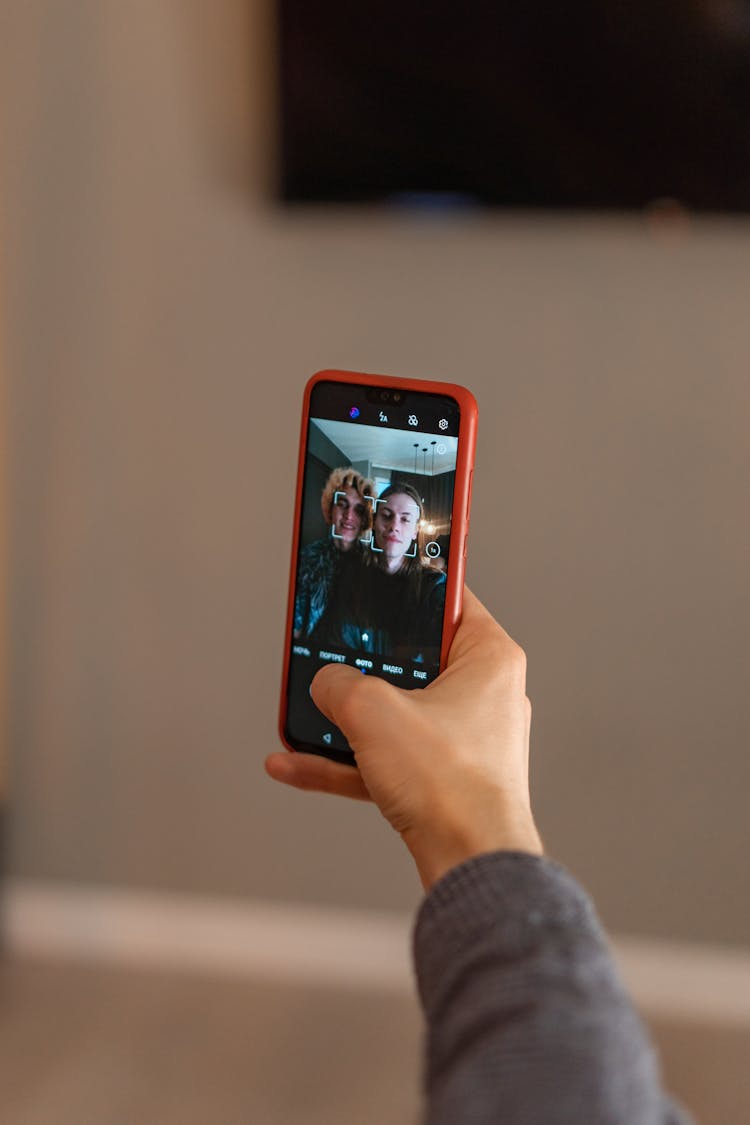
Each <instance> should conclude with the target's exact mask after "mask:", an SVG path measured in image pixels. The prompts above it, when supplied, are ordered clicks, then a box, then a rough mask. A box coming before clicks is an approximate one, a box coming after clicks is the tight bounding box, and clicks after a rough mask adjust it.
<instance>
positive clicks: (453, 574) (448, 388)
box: [279, 370, 478, 751]
mask: <svg viewBox="0 0 750 1125" xmlns="http://www.w3.org/2000/svg"><path fill="white" fill-rule="evenodd" d="M321 382H331V383H354V384H356V385H357V386H360V387H384V388H387V389H388V390H402V391H421V392H422V393H426V394H435V395H450V396H451V397H452V398H454V399H455V400H456V402H457V403H458V406H459V409H460V419H461V421H460V427H459V433H458V452H457V460H456V478H455V486H454V493H453V512H452V526H451V542H450V551H449V555H448V572H447V586H446V592H445V617H444V620H443V638H442V643H441V646H440V671H441V672H442V670H443V669H444V668H445V664H446V660H447V657H448V650H449V649H450V646H451V643H452V641H453V637H454V635H455V632H456V629H457V628H458V624H459V622H460V620H461V606H462V601H463V588H464V573H465V570H466V548H467V541H468V532H469V510H470V506H471V486H472V479H473V474H474V454H475V450H476V440H477V418H478V409H477V402H476V399H475V398H474V396H473V394H472V393H471V391H468V390H467V389H466V387H462V386H459V385H458V384H457V383H443V382H435V381H433V380H427V379H401V378H398V377H396V376H391V375H368V374H364V373H363V372H359V371H334V370H327V371H317V372H316V373H315V374H314V375H313V376H312V377H311V378H310V379H309V380H308V382H307V385H306V386H305V393H304V398H303V404H302V422H301V425H300V442H299V459H298V464H297V494H296V500H295V505H294V527H293V532H292V554H291V565H290V569H289V593H288V599H287V614H286V632H285V637H284V663H283V669H282V679H281V705H280V708H279V736H280V738H281V741H282V742H283V744H284V746H286V748H287V750H292V751H294V750H295V747H294V746H291V745H290V744H289V742H288V741H287V739H286V737H285V725H286V724H285V720H286V713H287V679H288V674H289V657H290V651H291V645H292V622H293V618H294V594H295V585H296V577H297V553H298V550H299V534H300V510H301V505H302V487H303V480H304V475H305V451H306V444H307V430H308V423H309V418H310V396H311V394H312V391H313V388H314V387H315V386H316V384H317V383H321Z"/></svg>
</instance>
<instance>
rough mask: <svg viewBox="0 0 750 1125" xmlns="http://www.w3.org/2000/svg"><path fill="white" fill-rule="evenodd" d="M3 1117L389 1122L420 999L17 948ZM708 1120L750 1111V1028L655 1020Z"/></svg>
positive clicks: (184, 1122) (3, 1017)
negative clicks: (57, 957)
mask: <svg viewBox="0 0 750 1125" xmlns="http://www.w3.org/2000/svg"><path fill="white" fill-rule="evenodd" d="M0 982H1V996H2V1007H1V1009H0V1060H1V1063H0V1065H1V1066H2V1071H3V1074H2V1079H1V1080H0V1118H2V1121H3V1122H4V1125H132V1122H133V1121H142V1122H148V1123H150V1122H158V1123H159V1125H193V1123H195V1125H199V1123H200V1125H206V1123H207V1122H211V1125H235V1123H237V1125H239V1123H252V1125H324V1123H325V1125H339V1123H340V1125H344V1123H346V1125H352V1123H356V1125H370V1123H372V1125H375V1123H376V1122H377V1123H378V1125H383V1123H384V1122H388V1123H390V1122H394V1123H396V1122H398V1123H410V1122H415V1123H416V1122H417V1121H418V1119H419V1105H420V1094H419V1085H420V1083H419V1072H420V1037H421V1019H420V1015H419V1011H418V1008H417V1005H416V1000H415V999H414V998H412V997H408V996H404V997H400V996H398V995H393V994H389V995H380V994H378V993H376V992H372V991H370V992H362V993H358V992H352V991H336V990H333V989H317V988H312V987H299V986H294V987H287V986H283V985H279V984H278V983H272V984H269V983H263V982H260V981H248V980H247V979H237V980H236V981H235V980H233V979H231V978H229V979H228V978H226V977H223V978H221V979H219V978H210V977H202V976H196V975H186V974H179V973H166V972H159V971H153V970H151V971H149V970H141V969H139V970H134V969H123V968H113V967H106V966H91V965H85V964H73V963H69V962H68V963H66V962H55V961H51V960H41V959H36V958H35V959H33V960H32V959H23V958H17V957H13V958H9V959H7V960H6V961H5V963H4V965H3V967H2V969H0ZM653 1031H654V1035H655V1037H656V1039H657V1042H658V1045H659V1048H660V1051H661V1055H662V1060H663V1065H664V1070H665V1073H666V1079H667V1084H668V1086H669V1088H670V1089H671V1090H672V1091H674V1092H675V1093H676V1094H677V1095H678V1096H679V1097H680V1098H681V1099H682V1100H683V1102H684V1103H685V1104H688V1105H690V1107H691V1109H692V1110H693V1112H694V1113H695V1114H696V1116H697V1119H698V1120H699V1121H700V1122H702V1125H739V1123H740V1122H744V1121H749V1120H750V1076H749V1073H748V1068H747V1065H746V1062H747V1058H748V1049H749V1048H750V1030H748V1029H737V1030H731V1029H719V1028H711V1027H709V1026H705V1025H704V1026H701V1025H699V1024H692V1025H690V1026H685V1025H682V1026H676V1025H669V1024H667V1023H659V1024H657V1025H655V1026H654V1027H653Z"/></svg>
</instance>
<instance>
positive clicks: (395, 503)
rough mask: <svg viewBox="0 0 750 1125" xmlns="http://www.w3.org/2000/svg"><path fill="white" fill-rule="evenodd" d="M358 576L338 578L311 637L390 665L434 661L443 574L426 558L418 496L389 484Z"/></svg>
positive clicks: (379, 503)
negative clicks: (380, 658)
mask: <svg viewBox="0 0 750 1125" xmlns="http://www.w3.org/2000/svg"><path fill="white" fill-rule="evenodd" d="M374 507H375V515H374V518H373V524H372V533H371V536H370V539H369V543H368V544H367V545H366V547H365V553H364V557H363V558H362V565H361V568H360V570H359V571H357V570H356V568H351V569H350V570H349V571H348V572H347V573H346V574H345V575H342V579H341V581H340V583H338V584H337V587H336V590H335V593H334V595H333V596H332V597H331V598H329V601H328V604H327V608H326V612H325V614H324V615H322V617H321V620H320V624H319V626H318V628H317V630H316V635H315V639H316V640H319V641H320V643H325V644H326V645H330V646H332V647H339V648H349V649H353V650H355V651H358V652H361V653H367V654H371V655H375V656H381V657H388V658H389V659H391V660H395V661H410V660H416V661H417V662H425V661H429V662H432V663H435V664H437V663H438V662H439V659H440V635H441V628H442V620H443V607H444V605H445V585H446V576H445V573H444V572H443V571H442V570H439V569H438V568H436V567H434V566H433V565H432V564H431V563H430V561H429V560H428V559H427V558H426V557H425V556H424V553H423V545H422V538H423V537H422V524H423V522H424V506H423V504H422V498H421V496H420V495H419V493H418V492H417V490H416V489H415V488H413V487H412V485H410V484H406V483H398V484H390V485H388V487H387V488H385V489H383V491H382V492H381V494H380V496H379V497H378V499H377V501H376V503H375V505H374Z"/></svg>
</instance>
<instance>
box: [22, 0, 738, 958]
mask: <svg viewBox="0 0 750 1125" xmlns="http://www.w3.org/2000/svg"><path fill="white" fill-rule="evenodd" d="M2 19H3V25H4V27H3V32H4V34H3V36H2V38H3V39H4V58H3V60H2V63H3V69H4V71H5V73H6V81H9V82H10V83H11V84H12V90H13V97H12V99H10V100H9V101H8V100H7V99H6V102H5V107H4V111H3V112H4V115H5V126H6V129H5V137H6V145H7V146H8V147H7V149H6V151H8V152H10V154H11V156H12V159H11V160H10V161H9V169H10V170H9V175H8V176H7V178H6V182H5V188H4V200H3V210H4V226H3V229H4V243H5V244H4V250H3V260H4V268H5V271H6V274H7V278H8V286H7V290H8V292H7V310H6V319H7V323H8V326H9V332H8V337H7V340H6V361H7V364H8V369H9V371H10V373H11V377H12V385H11V421H12V446H11V457H12V460H11V464H12V543H11V551H10V569H11V583H12V586H11V614H12V620H11V642H12V675H11V687H12V711H11V723H12V745H13V771H12V781H13V851H12V865H13V869H14V870H15V871H16V872H17V873H18V874H21V875H26V876H46V877H60V878H66V879H77V880H93V881H102V882H115V883H127V884H134V885H143V886H164V887H176V888H184V889H188V890H196V891H200V892H203V893H229V894H237V895H251V896H252V895H260V896H264V897H275V898H300V899H308V900H316V901H321V902H337V903H339V902H341V903H362V904H368V905H382V906H393V907H402V906H405V905H409V904H411V903H412V902H414V901H416V899H417V895H418V888H417V884H416V879H415V877H414V875H413V873H412V871H411V868H410V865H409V863H408V862H407V857H406V856H405V854H402V852H401V849H400V844H399V842H398V841H397V839H396V838H395V837H394V835H393V834H392V833H391V832H390V831H389V830H387V829H386V828H385V827H384V826H383V825H382V824H381V823H380V822H379V820H378V817H377V815H376V814H375V813H374V811H373V810H371V809H367V808H363V807H361V806H359V805H356V806H350V805H346V804H339V803H336V802H335V801H334V800H331V799H328V798H323V797H317V798H316V797H310V796H304V795H301V794H297V793H293V792H285V791H284V790H282V789H279V788H274V786H273V785H272V784H271V783H270V782H268V781H267V780H266V779H265V777H264V775H263V772H262V769H261V761H262V758H263V755H264V754H265V753H266V752H267V751H268V749H269V748H273V747H274V746H275V745H276V743H277V738H276V733H275V719H276V715H275V707H276V694H277V686H278V676H279V662H280V654H281V631H282V620H283V613H284V606H285V596H286V591H285V583H286V568H287V558H286V556H287V550H288V543H289V535H290V519H291V506H292V490H293V475H294V474H293V465H294V459H295V454H296V449H295V442H296V436H297V425H298V409H299V407H298V402H299V397H300V391H301V387H302V383H303V381H304V379H305V378H306V376H307V375H308V374H309V373H311V372H312V371H314V370H315V369H317V368H319V367H321V366H328V365H330V366H342V367H353V368H359V369H363V370H372V371H391V372H397V373H400V374H406V375H414V376H425V377H435V378H441V377H444V378H450V379H456V380H458V381H463V382H466V383H467V384H468V385H469V386H470V387H471V388H472V389H473V390H474V391H475V393H476V395H477V398H478V400H479V404H480V435H479V453H478V472H477V476H476V486H475V490H474V497H475V508H474V518H473V529H472V539H471V544H470V558H469V564H470V565H469V577H470V581H471V583H472V584H473V586H474V587H475V589H476V590H477V591H478V593H479V594H480V595H481V596H482V597H483V598H484V599H485V600H486V601H487V602H488V604H489V605H490V606H491V607H492V609H493V610H494V611H495V612H496V613H497V614H498V615H499V617H500V618H501V620H502V621H503V622H504V623H505V624H506V625H507V626H508V628H509V629H510V630H511V631H512V632H513V634H514V635H515V636H516V637H517V638H518V639H519V640H520V641H521V642H522V643H523V644H524V645H525V647H526V648H527V650H528V653H529V660H530V694H531V696H532V699H533V702H534V705H535V711H534V731H533V736H534V737H533V788H534V795H535V801H536V807H537V810H538V814H539V820H540V824H541V827H542V830H543V832H544V834H545V837H546V839H547V843H548V845H549V848H550V850H551V852H552V853H553V854H554V855H557V856H558V857H560V858H561V859H562V860H563V861H565V862H568V863H569V864H570V865H571V866H572V867H573V869H574V870H575V871H576V872H577V873H578V874H580V875H581V876H582V877H583V879H584V880H585V881H586V883H587V885H588V886H589V887H590V888H591V889H592V890H593V892H594V894H595V895H596V898H597V901H598V903H599V906H600V908H601V910H602V913H603V914H604V917H605V920H606V921H607V922H608V923H609V924H610V925H612V926H614V927H616V928H617V929H619V930H622V931H633V932H641V933H647V934H648V933H650V934H666V935H673V936H677V937H689V938H698V939H711V940H717V941H718V940H722V941H729V942H738V943H740V942H747V941H748V940H750V899H749V898H748V895H747V877H746V867H747V864H746V855H747V845H748V830H747V823H748V817H747V799H748V797H747V795H748V792H750V761H749V758H750V756H749V755H748V735H749V734H750V710H749V705H748V688H747V683H748V675H747V671H748V659H747V636H748V625H749V624H750V621H749V617H750V614H749V613H748V596H747V575H748V573H750V550H749V548H750V532H749V530H748V519H747V480H748V452H747V450H748V441H747V432H748V407H749V406H750V383H749V381H748V378H747V371H748V355H750V318H749V317H748V308H749V307H750V268H749V263H750V226H748V224H747V223H746V222H730V221H703V222H700V223H695V224H694V225H692V226H691V227H690V228H689V229H685V230H681V229H677V230H674V231H671V232H669V231H660V230H659V229H654V228H652V227H649V225H648V224H646V223H645V222H643V221H642V220H640V219H638V218H637V217H634V218H617V217H614V218H580V219H576V220H573V219H565V218H559V219H556V218H551V217H534V216H528V217H524V216H519V215H494V216H489V217H485V218H471V217H469V218H466V219H465V220H461V219H455V220H452V221H447V220H446V221H441V220H440V219H432V220H428V219H424V220H419V219H417V218H412V219H408V218H406V217H401V216H398V215H395V214H388V213H385V212H382V213H378V212H368V211H361V210H356V209H355V210H350V211H346V212H339V211H335V210H329V211H325V210H323V211H317V212H316V211H310V212H308V211H296V212H291V213H285V212H283V211H281V210H279V209H276V208H274V207H272V206H270V205H269V204H267V203H266V202H264V197H263V191H262V189H263V186H264V185H266V184H267V183H268V182H269V179H270V176H271V168H272V165H271V162H270V156H269V150H268V143H267V142H268V135H269V129H270V126H269V114H268V108H269V105H270V98H269V94H268V76H269V74H270V73H271V66H270V62H269V51H268V35H269V21H268V19H267V16H266V13H265V12H264V10H263V8H262V7H256V6H253V5H249V6H246V5H245V4H242V3H239V2H232V0H221V2H217V3H214V4H212V5H205V4H204V5H200V4H197V3H177V2H171V3H170V2H162V3H160V4H158V5H153V4H146V3H145V2H144V0H139V2H133V3H129V4H121V3H115V2H114V0H107V2H97V3H94V2H93V0H92V2H89V3H86V2H83V0H81V2H78V3H62V4H61V3H53V2H52V0H34V2H33V3H22V2H21V0H17V2H16V3H14V4H10V5H8V4H6V5H5V8H4V15H3V17H2Z"/></svg>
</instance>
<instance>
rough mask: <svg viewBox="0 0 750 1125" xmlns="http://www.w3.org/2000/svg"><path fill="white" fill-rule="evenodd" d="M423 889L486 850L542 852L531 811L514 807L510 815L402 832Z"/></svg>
mask: <svg viewBox="0 0 750 1125" xmlns="http://www.w3.org/2000/svg"><path fill="white" fill-rule="evenodd" d="M402 838H403V840H404V843H405V844H406V846H407V848H408V849H409V851H410V852H411V855H412V858H413V859H414V862H415V864H416V866H417V871H418V872H419V877H420V879H421V881H422V886H423V887H424V889H425V891H428V890H429V889H430V887H431V886H432V885H433V883H436V882H437V881H438V879H441V878H442V877H443V875H446V874H447V873H448V871H450V870H451V869H452V868H453V867H458V865H459V864H460V863H465V862H466V860H468V859H473V858H474V856H478V855H484V854H486V853H487V852H497V851H512V852H527V853H528V854H529V855H543V854H544V847H543V845H542V841H541V838H540V836H539V833H538V832H537V829H536V825H535V824H534V818H533V816H532V815H531V810H530V809H528V810H522V809H518V808H515V809H514V810H513V812H512V814H510V815H508V814H506V815H503V816H497V817H493V818H492V820H491V822H485V823H481V822H477V821H476V820H475V821H474V822H473V823H472V824H470V825H463V826H461V827H456V828H452V829H449V828H447V827H446V826H441V827H440V828H439V829H436V828H434V827H431V828H428V829H423V830H416V829H414V830H411V831H407V832H404V833H402Z"/></svg>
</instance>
